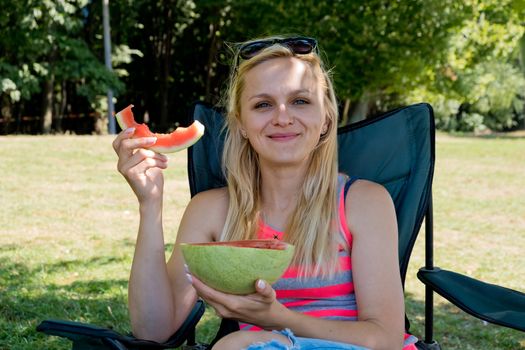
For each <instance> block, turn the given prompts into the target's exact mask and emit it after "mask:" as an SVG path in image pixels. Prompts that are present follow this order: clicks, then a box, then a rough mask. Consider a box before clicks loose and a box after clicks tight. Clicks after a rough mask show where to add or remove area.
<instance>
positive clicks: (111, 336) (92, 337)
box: [36, 300, 205, 350]
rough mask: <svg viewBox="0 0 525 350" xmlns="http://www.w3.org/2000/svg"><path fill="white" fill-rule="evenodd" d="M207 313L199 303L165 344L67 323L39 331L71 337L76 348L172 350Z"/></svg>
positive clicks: (45, 324)
mask: <svg viewBox="0 0 525 350" xmlns="http://www.w3.org/2000/svg"><path fill="white" fill-rule="evenodd" d="M204 310H205V305H204V302H203V301H202V300H197V303H196V304H195V306H194V307H193V309H192V310H191V312H190V314H189V315H188V317H187V318H186V321H184V323H183V324H182V325H181V326H180V328H179V329H178V330H177V331H176V332H175V333H174V334H173V335H172V336H171V337H170V339H168V340H167V341H166V342H164V343H157V342H154V341H150V340H144V339H137V338H135V337H133V335H131V334H130V335H122V334H120V333H117V332H115V331H114V330H111V329H108V328H102V327H99V326H95V325H91V324H87V323H80V322H73V321H65V320H45V321H42V322H41V323H40V324H39V325H38V326H37V328H36V330H37V331H38V332H43V333H45V334H48V335H55V336H59V337H63V338H68V339H69V340H71V341H72V342H73V344H74V346H76V347H74V349H77V348H78V349H101V350H102V349H119V350H120V349H172V348H176V347H179V346H181V345H182V344H183V343H184V342H185V341H186V339H187V338H188V335H189V334H190V332H191V331H192V330H194V329H195V326H196V325H197V323H198V322H199V320H200V318H201V317H202V315H203V314H204Z"/></svg>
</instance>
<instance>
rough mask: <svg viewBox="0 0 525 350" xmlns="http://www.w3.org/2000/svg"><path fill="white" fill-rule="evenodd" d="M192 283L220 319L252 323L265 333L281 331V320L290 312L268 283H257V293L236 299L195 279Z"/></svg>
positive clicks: (192, 277) (232, 295) (236, 297)
mask: <svg viewBox="0 0 525 350" xmlns="http://www.w3.org/2000/svg"><path fill="white" fill-rule="evenodd" d="M191 279H192V284H193V287H194V288H195V290H196V291H197V294H198V295H199V296H200V297H201V298H202V299H204V300H205V301H206V302H207V303H208V304H209V305H210V306H211V307H213V308H214V309H215V311H216V312H217V315H218V316H219V317H221V318H228V319H232V320H236V321H241V322H245V323H250V324H253V325H256V326H258V327H261V328H263V329H265V330H273V329H281V328H282V326H280V325H279V324H278V319H279V316H281V315H283V311H286V310H288V309H287V308H286V307H285V306H284V305H282V304H281V303H279V302H278V301H277V299H276V296H275V290H274V289H273V288H272V286H271V285H270V284H269V283H267V282H266V281H263V280H257V281H256V283H255V288H256V291H255V293H252V294H247V295H234V294H227V293H223V292H220V291H218V290H216V289H213V288H211V287H209V286H207V285H206V284H204V283H203V282H202V281H200V280H199V279H198V278H196V277H195V276H193V275H192V276H191Z"/></svg>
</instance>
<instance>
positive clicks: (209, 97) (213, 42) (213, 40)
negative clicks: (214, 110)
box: [204, 23, 217, 103]
mask: <svg viewBox="0 0 525 350" xmlns="http://www.w3.org/2000/svg"><path fill="white" fill-rule="evenodd" d="M216 33H217V30H216V27H215V24H213V23H211V24H210V49H209V50H208V62H207V64H206V68H207V76H206V89H205V92H206V93H205V95H204V96H206V97H205V100H206V102H209V103H215V102H216V101H214V98H213V94H212V92H211V86H212V79H213V77H214V76H215V70H214V69H213V63H214V61H215V58H216V56H217V35H216Z"/></svg>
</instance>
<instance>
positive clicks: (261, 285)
mask: <svg viewBox="0 0 525 350" xmlns="http://www.w3.org/2000/svg"><path fill="white" fill-rule="evenodd" d="M257 287H259V289H264V287H266V283H265V282H264V281H263V280H258V281H257Z"/></svg>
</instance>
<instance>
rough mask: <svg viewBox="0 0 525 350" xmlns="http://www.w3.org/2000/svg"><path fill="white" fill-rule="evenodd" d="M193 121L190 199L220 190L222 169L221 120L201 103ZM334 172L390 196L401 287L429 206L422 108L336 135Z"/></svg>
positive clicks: (430, 134) (429, 162)
mask: <svg viewBox="0 0 525 350" xmlns="http://www.w3.org/2000/svg"><path fill="white" fill-rule="evenodd" d="M193 118H194V119H195V120H199V121H200V122H201V123H203V124H204V126H205V127H206V131H205V133H204V136H203V137H202V139H201V140H200V141H199V142H197V143H196V144H195V145H193V146H192V147H190V149H189V150H188V177H189V182H190V191H191V195H192V196H193V195H195V194H197V193H199V192H201V191H203V190H207V189H210V188H216V187H221V186H225V185H226V182H225V179H224V175H223V172H222V167H221V156H222V150H223V142H224V134H223V132H222V128H223V123H224V117H223V116H222V114H221V113H220V111H219V110H217V109H214V108H212V107H210V106H207V105H205V104H202V103H196V104H195V105H194V108H193ZM337 137H338V145H339V147H338V148H339V168H340V171H341V172H344V173H346V174H348V175H351V176H357V177H359V178H362V179H367V180H371V181H375V182H377V183H380V184H382V185H383V186H385V188H386V189H387V190H388V191H389V193H390V195H391V196H392V199H393V201H394V204H395V207H396V214H397V220H398V229H399V263H400V269H401V275H402V278H403V283H404V280H405V275H406V270H407V267H408V262H409V259H410V254H411V252H412V248H413V246H414V242H415V240H416V238H417V234H418V232H419V229H420V227H421V223H422V221H423V218H424V216H425V213H426V210H427V208H428V204H429V198H430V194H431V191H432V178H433V173H434V137H435V135H434V115H433V111H432V107H431V106H430V105H428V104H425V103H421V104H416V105H411V106H408V107H403V108H399V109H396V110H394V111H391V112H388V113H385V114H382V115H380V116H377V117H375V118H371V119H367V120H364V121H362V122H359V123H356V124H353V125H348V126H344V127H340V128H339V129H338V135H337Z"/></svg>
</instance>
